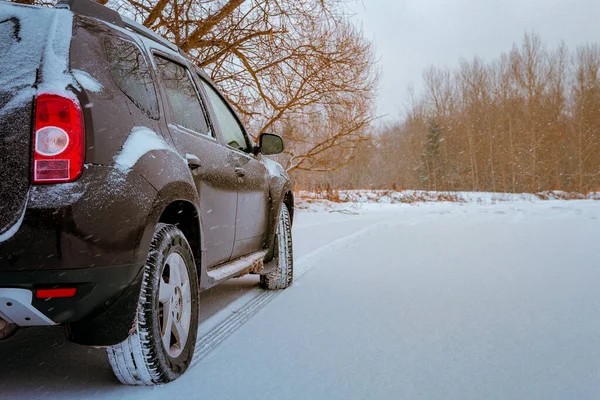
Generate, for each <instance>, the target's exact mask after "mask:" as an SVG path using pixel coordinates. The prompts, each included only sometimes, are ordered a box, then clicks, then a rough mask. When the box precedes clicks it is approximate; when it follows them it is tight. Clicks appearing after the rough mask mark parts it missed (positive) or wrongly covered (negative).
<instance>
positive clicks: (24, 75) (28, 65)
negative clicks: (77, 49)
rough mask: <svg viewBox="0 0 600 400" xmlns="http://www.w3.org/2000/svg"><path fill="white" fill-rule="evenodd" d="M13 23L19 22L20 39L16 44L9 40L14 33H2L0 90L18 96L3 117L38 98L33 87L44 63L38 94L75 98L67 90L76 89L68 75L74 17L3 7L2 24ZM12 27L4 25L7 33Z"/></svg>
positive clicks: (0, 7) (59, 12) (51, 11)
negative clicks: (69, 87) (71, 87)
mask: <svg viewBox="0 0 600 400" xmlns="http://www.w3.org/2000/svg"><path fill="white" fill-rule="evenodd" d="M13 19H14V20H16V21H18V23H19V25H20V29H19V33H18V39H14V40H13V39H9V38H12V32H11V33H9V32H8V31H7V32H2V33H3V36H2V37H3V42H2V43H1V44H0V71H2V73H1V74H0V88H2V90H6V91H9V92H15V95H14V97H13V98H12V99H11V100H10V101H9V102H8V103H7V104H6V105H4V107H3V108H2V109H1V110H0V113H6V112H8V111H10V110H11V109H13V108H14V107H17V106H19V105H20V104H22V103H23V102H24V101H27V100H30V99H31V97H32V96H33V95H34V94H35V91H34V89H33V88H32V87H31V85H32V84H33V83H34V81H35V76H36V71H37V68H38V67H39V66H40V60H43V62H42V67H41V74H40V75H41V76H40V79H41V83H40V85H39V87H38V93H55V94H60V95H64V96H69V97H73V96H74V95H73V94H72V93H71V92H69V91H68V90H67V86H68V85H69V84H71V85H76V83H75V81H74V80H73V78H72V76H71V75H70V74H69V73H68V57H69V47H70V42H71V34H72V25H73V14H72V13H71V12H70V11H67V10H59V9H50V8H40V7H37V8H35V9H34V8H32V7H15V6H13V5H11V4H9V3H4V4H0V20H2V21H4V20H13ZM11 24H12V23H11V22H9V23H4V24H3V26H4V29H9V28H10V26H11Z"/></svg>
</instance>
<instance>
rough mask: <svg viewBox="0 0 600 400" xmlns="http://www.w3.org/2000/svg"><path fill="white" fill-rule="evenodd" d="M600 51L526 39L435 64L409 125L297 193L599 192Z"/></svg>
mask: <svg viewBox="0 0 600 400" xmlns="http://www.w3.org/2000/svg"><path fill="white" fill-rule="evenodd" d="M599 73H600V47H599V46H598V45H596V44H590V45H585V46H581V47H578V48H576V49H574V50H571V51H570V50H569V49H567V47H566V46H565V45H564V44H563V45H560V46H558V47H556V48H553V49H548V48H547V47H546V46H545V45H544V44H543V42H542V40H541V38H540V37H538V36H536V35H534V34H526V35H525V36H524V39H523V41H522V43H521V44H520V45H515V46H513V48H512V50H511V51H510V52H508V53H504V54H502V55H501V56H500V57H499V58H498V59H496V60H493V61H491V62H484V61H482V60H481V59H478V58H475V59H474V60H472V61H469V62H467V61H460V63H459V65H458V67H457V68H455V69H445V68H437V67H430V68H428V69H427V70H425V71H424V73H423V85H422V86H423V90H422V92H421V94H420V95H418V96H414V98H413V99H412V101H411V104H410V105H409V106H408V107H407V110H406V113H405V116H404V118H402V119H401V120H399V121H397V122H395V123H391V124H388V125H386V126H385V127H382V128H380V129H378V130H375V131H374V132H373V134H372V137H371V140H370V141H369V142H368V143H363V144H362V145H361V146H359V147H358V148H357V150H356V151H355V152H354V153H353V158H352V160H351V161H350V162H349V163H348V165H346V166H344V167H342V168H340V169H338V170H336V171H332V172H329V173H324V174H321V175H320V176H318V177H315V175H314V174H296V181H297V183H298V185H299V186H300V187H306V188H313V187H323V186H330V187H334V188H385V189H391V188H409V189H424V190H443V191H455V190H473V191H493V192H532V193H534V192H539V191H545V190H565V191H577V192H588V191H595V190H600V76H599Z"/></svg>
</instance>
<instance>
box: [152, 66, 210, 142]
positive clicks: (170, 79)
mask: <svg viewBox="0 0 600 400" xmlns="http://www.w3.org/2000/svg"><path fill="white" fill-rule="evenodd" d="M154 59H155V60H156V65H157V67H158V72H159V74H160V76H161V77H162V81H163V85H164V87H165V89H166V92H167V93H166V94H167V97H168V98H169V102H170V103H171V108H172V109H173V118H174V121H173V122H174V123H176V124H177V125H181V126H183V127H184V128H188V129H191V130H193V131H194V132H198V133H201V134H204V135H210V134H211V133H210V129H209V128H208V124H207V123H206V118H205V117H204V110H203V109H202V105H201V104H200V100H199V98H198V92H197V91H196V86H195V85H194V82H193V81H192V79H191V78H192V77H191V75H190V73H189V71H188V69H187V68H185V67H182V66H181V65H179V64H176V63H174V62H172V61H169V60H167V59H164V58H162V57H159V56H156V55H155V56H154Z"/></svg>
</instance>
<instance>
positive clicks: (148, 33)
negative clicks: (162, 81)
mask: <svg viewBox="0 0 600 400" xmlns="http://www.w3.org/2000/svg"><path fill="white" fill-rule="evenodd" d="M74 1H88V0H74ZM121 19H122V21H123V23H124V24H125V26H126V27H127V28H129V29H131V30H133V31H135V32H136V33H138V34H140V35H142V36H145V37H147V38H148V39H150V40H154V41H155V42H158V43H160V44H162V45H164V46H167V47H168V48H170V49H171V50H173V51H176V52H179V47H177V46H176V45H174V44H173V43H171V42H169V41H168V40H167V39H165V38H164V37H162V36H160V35H159V34H158V33H156V32H154V31H152V30H150V29H148V28H146V27H145V26H144V25H142V24H139V23H137V22H135V21H134V20H132V19H130V18H127V17H123V16H121Z"/></svg>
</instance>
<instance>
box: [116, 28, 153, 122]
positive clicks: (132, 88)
mask: <svg viewBox="0 0 600 400" xmlns="http://www.w3.org/2000/svg"><path fill="white" fill-rule="evenodd" d="M104 49H105V51H106V58H107V59H108V62H109V64H110V74H111V76H112V77H113V80H114V81H115V83H116V84H117V86H118V87H119V89H121V91H122V92H123V93H125V95H127V97H129V99H130V100H131V101H132V102H133V103H134V104H135V105H136V106H137V107H138V108H139V109H140V110H142V111H143V112H145V113H146V114H147V115H148V116H149V117H150V118H154V119H158V100H157V98H156V90H155V89H154V84H153V82H152V75H151V73H150V69H149V68H148V64H147V63H146V59H145V58H144V56H143V55H142V52H141V51H140V49H139V48H138V47H137V46H136V45H135V44H133V43H131V42H128V41H125V40H122V39H118V38H116V37H110V38H106V39H105V40H104Z"/></svg>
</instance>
